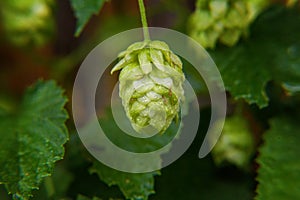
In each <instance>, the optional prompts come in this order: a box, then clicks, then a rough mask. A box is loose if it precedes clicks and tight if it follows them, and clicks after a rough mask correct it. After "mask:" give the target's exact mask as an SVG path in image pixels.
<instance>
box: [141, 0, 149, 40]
mask: <svg viewBox="0 0 300 200" xmlns="http://www.w3.org/2000/svg"><path fill="white" fill-rule="evenodd" d="M139 8H140V14H141V21H142V25H143V32H144V40H145V41H148V40H150V34H149V29H148V23H147V17H146V9H145V5H144V0H139Z"/></svg>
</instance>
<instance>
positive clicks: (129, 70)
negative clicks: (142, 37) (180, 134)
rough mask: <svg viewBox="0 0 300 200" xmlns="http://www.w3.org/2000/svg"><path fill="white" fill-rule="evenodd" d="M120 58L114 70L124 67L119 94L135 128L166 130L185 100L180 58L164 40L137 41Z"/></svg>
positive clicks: (183, 77) (140, 130)
mask: <svg viewBox="0 0 300 200" xmlns="http://www.w3.org/2000/svg"><path fill="white" fill-rule="evenodd" d="M119 58H120V61H119V62H118V63H117V64H116V65H115V66H114V68H113V69H112V71H111V73H113V72H115V71H118V70H121V69H122V70H121V73H120V75H119V80H120V85H119V90H120V93H119V95H120V97H121V99H122V104H123V106H124V109H125V112H126V115H127V117H128V118H129V119H130V122H131V124H132V127H133V128H134V129H135V130H136V131H137V132H142V131H144V130H146V131H147V130H151V131H159V132H160V133H163V132H164V131H165V130H166V129H167V128H168V127H169V125H170V124H171V122H172V121H173V119H174V118H175V117H176V116H178V111H179V107H180V102H181V101H182V100H183V99H184V91H183V88H182V83H183V81H184V80H185V76H184V74H183V72H182V62H181V60H180V58H179V57H177V56H176V55H175V54H174V53H173V52H172V51H171V50H170V49H169V46H168V45H167V44H166V43H164V42H161V41H145V42H137V43H134V44H132V45H131V46H129V47H128V48H127V50H126V51H124V52H122V53H120V55H119Z"/></svg>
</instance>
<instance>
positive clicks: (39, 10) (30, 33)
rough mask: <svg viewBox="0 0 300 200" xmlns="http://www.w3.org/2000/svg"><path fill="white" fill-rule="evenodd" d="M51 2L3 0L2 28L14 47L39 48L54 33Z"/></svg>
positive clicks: (51, 0) (1, 10)
mask: <svg viewBox="0 0 300 200" xmlns="http://www.w3.org/2000/svg"><path fill="white" fill-rule="evenodd" d="M54 3H55V2H54V1H53V0H4V1H3V2H1V3H0V12H1V20H2V26H3V29H4V32H5V35H6V37H7V39H8V41H9V42H10V43H12V44H14V45H16V46H41V45H44V44H46V43H47V42H48V41H49V40H50V39H51V37H52V35H53V33H54V29H55V28H54V27H55V23H54V18H53V15H52V14H53V13H52V6H53V5H54Z"/></svg>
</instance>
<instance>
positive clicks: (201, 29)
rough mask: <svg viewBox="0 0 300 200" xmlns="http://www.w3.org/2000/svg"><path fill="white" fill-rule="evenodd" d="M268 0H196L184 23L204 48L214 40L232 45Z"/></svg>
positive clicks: (208, 46) (209, 45) (211, 46)
mask: <svg viewBox="0 0 300 200" xmlns="http://www.w3.org/2000/svg"><path fill="white" fill-rule="evenodd" d="M270 2H271V1H270V0H247V1H246V0H198V1H197V3H196V10H195V12H194V13H193V14H192V15H191V17H190V19H189V23H188V30H189V34H190V36H191V37H192V38H194V39H195V40H197V41H198V42H199V43H200V44H201V45H202V46H203V47H205V48H214V47H215V45H216V43H217V42H220V43H222V44H224V45H227V46H233V45H235V44H236V43H237V42H238V41H239V39H240V37H241V36H243V35H247V33H248V28H249V26H250V24H251V23H252V22H253V21H254V20H255V18H256V17H257V15H258V14H259V13H260V12H261V11H262V10H263V9H264V8H265V7H266V6H268V5H269V4H270Z"/></svg>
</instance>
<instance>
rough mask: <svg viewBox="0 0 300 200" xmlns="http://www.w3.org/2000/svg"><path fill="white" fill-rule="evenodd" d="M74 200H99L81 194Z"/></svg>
mask: <svg viewBox="0 0 300 200" xmlns="http://www.w3.org/2000/svg"><path fill="white" fill-rule="evenodd" d="M76 200H101V199H99V198H98V197H93V198H92V199H91V198H89V197H86V196H83V195H81V194H79V195H78V196H77V198H76Z"/></svg>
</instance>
